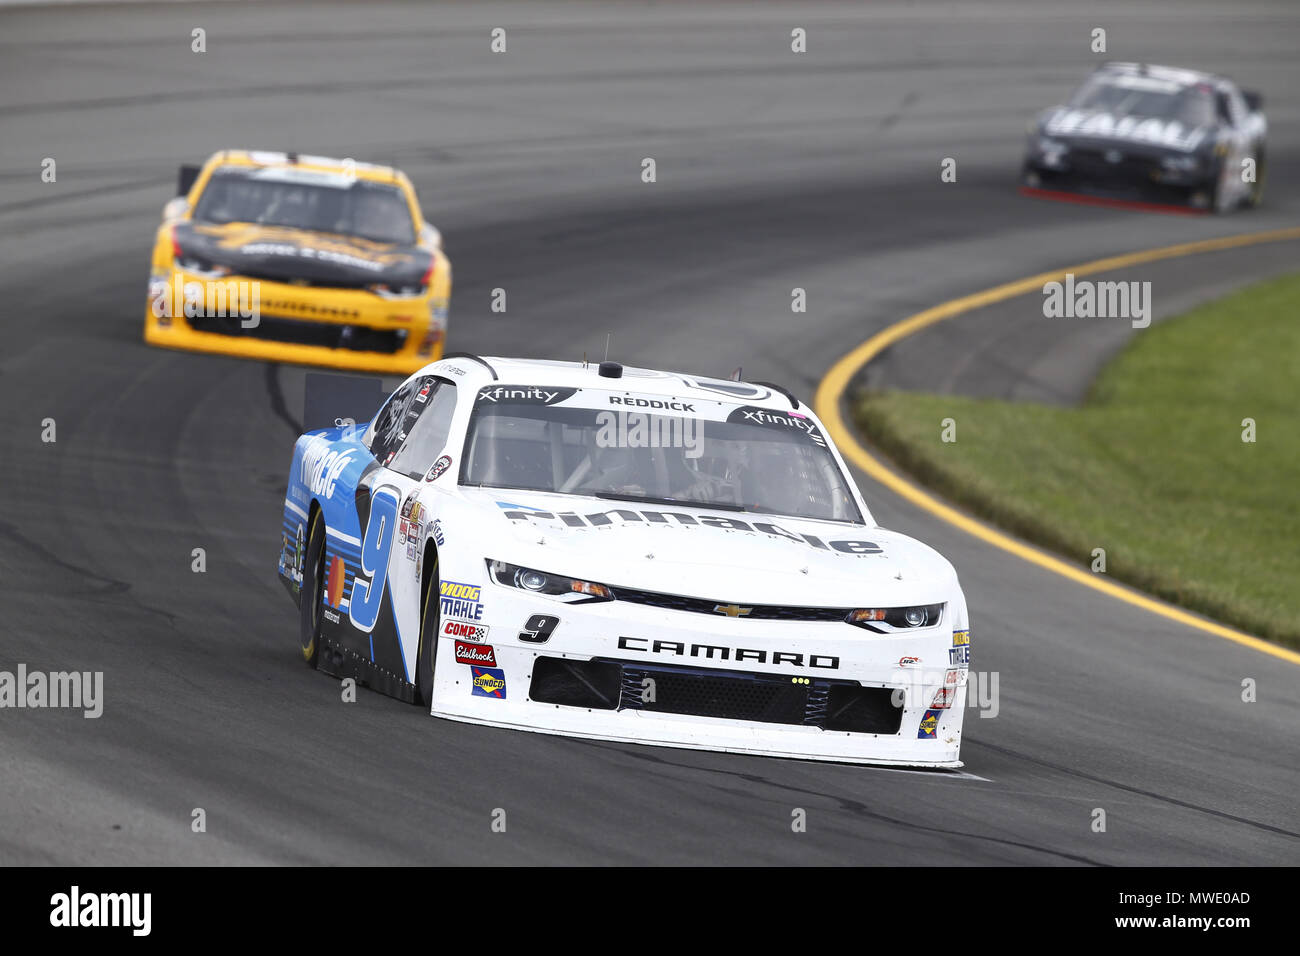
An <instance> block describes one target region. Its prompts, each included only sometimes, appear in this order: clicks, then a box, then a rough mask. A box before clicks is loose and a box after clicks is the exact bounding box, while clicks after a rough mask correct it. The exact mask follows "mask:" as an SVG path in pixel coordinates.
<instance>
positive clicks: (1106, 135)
mask: <svg viewBox="0 0 1300 956" xmlns="http://www.w3.org/2000/svg"><path fill="white" fill-rule="evenodd" d="M1261 102H1262V101H1261V98H1260V95H1259V94H1258V93H1253V92H1247V91H1243V90H1241V89H1239V88H1238V87H1237V85H1236V84H1235V83H1233V82H1232V81H1231V80H1229V79H1227V78H1225V77H1222V76H1214V75H1212V74H1209V73H1200V72H1196V71H1193V70H1182V69H1176V68H1173V67H1165V66H1150V65H1147V64H1140V63H1108V64H1106V65H1105V66H1102V67H1099V68H1098V69H1097V70H1096V71H1095V72H1094V73H1093V74H1092V76H1090V77H1089V78H1088V79H1087V81H1086V82H1085V83H1084V84H1083V85H1082V86H1081V87H1079V89H1078V90H1077V91H1076V92H1075V93H1074V95H1073V96H1071V97H1070V100H1069V102H1068V103H1067V104H1066V105H1064V106H1055V107H1052V108H1051V109H1049V110H1046V111H1044V112H1043V113H1041V114H1039V116H1038V117H1037V118H1036V119H1035V120H1033V121H1032V122H1031V123H1030V126H1029V141H1028V143H1027V144H1026V148H1025V163H1024V169H1023V172H1022V180H1023V182H1024V185H1025V186H1027V187H1029V188H1031V189H1042V190H1063V191H1070V192H1080V193H1087V194H1092V195H1098V196H1104V197H1112V198H1117V199H1131V200H1146V201H1153V202H1162V203H1172V204H1177V205H1190V206H1193V207H1197V208H1201V209H1210V210H1214V211H1215V212H1226V211H1228V210H1230V209H1233V208H1236V207H1238V206H1254V205H1258V204H1259V202H1260V198H1261V196H1262V194H1263V189H1264V141H1265V136H1266V133H1267V130H1268V126H1267V123H1266V121H1265V119H1264V114H1263V113H1262V112H1260V106H1261Z"/></svg>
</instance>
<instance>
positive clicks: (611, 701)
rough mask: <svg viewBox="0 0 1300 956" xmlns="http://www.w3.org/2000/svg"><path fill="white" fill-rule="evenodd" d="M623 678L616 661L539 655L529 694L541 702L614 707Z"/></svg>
mask: <svg viewBox="0 0 1300 956" xmlns="http://www.w3.org/2000/svg"><path fill="white" fill-rule="evenodd" d="M622 678H623V669H622V668H621V667H620V666H619V665H618V664H616V663H615V662H613V661H572V660H566V659H565V658H563V657H539V658H537V660H535V661H534V662H533V681H532V684H531V686H530V687H529V690H528V697H529V699H530V700H534V701H537V702H538V703H539V704H562V705H564V706H566V707H588V708H592V709H594V710H614V709H615V708H616V707H618V697H619V690H620V688H621V686H622Z"/></svg>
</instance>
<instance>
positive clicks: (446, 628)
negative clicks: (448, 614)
mask: <svg viewBox="0 0 1300 956" xmlns="http://www.w3.org/2000/svg"><path fill="white" fill-rule="evenodd" d="M442 636H443V637H454V638H456V639H457V640H460V641H470V642H472V643H475V644H482V643H483V642H484V641H486V640H487V638H488V627H487V625H486V624H470V623H469V622H468V621H443V622H442Z"/></svg>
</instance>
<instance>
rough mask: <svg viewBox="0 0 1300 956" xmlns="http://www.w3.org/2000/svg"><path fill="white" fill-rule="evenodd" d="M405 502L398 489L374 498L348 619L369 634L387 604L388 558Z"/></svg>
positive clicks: (375, 494) (381, 489) (387, 489)
mask: <svg viewBox="0 0 1300 956" xmlns="http://www.w3.org/2000/svg"><path fill="white" fill-rule="evenodd" d="M399 508H401V500H400V499H399V498H398V496H397V489H395V488H392V487H384V488H380V489H379V490H378V491H376V492H375V493H374V494H373V495H371V497H370V521H369V523H368V524H367V525H366V537H365V540H364V541H362V542H361V570H360V572H358V574H357V576H356V579H355V580H354V581H353V582H352V602H351V604H350V605H349V606H348V617H350V618H352V623H353V624H354V625H355V626H356V628H357V630H359V631H364V632H366V633H367V634H369V633H370V632H371V631H373V630H374V629H375V624H376V623H377V622H378V621H379V609H380V608H381V607H382V606H383V603H384V585H385V583H387V581H388V555H389V552H390V551H392V549H393V537H394V536H395V535H396V533H397V512H398V509H399Z"/></svg>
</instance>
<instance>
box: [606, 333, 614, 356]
mask: <svg viewBox="0 0 1300 956" xmlns="http://www.w3.org/2000/svg"><path fill="white" fill-rule="evenodd" d="M613 337H614V333H613V332H606V333H605V361H606V362H608V361H609V341H610V339H612V338H613Z"/></svg>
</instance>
